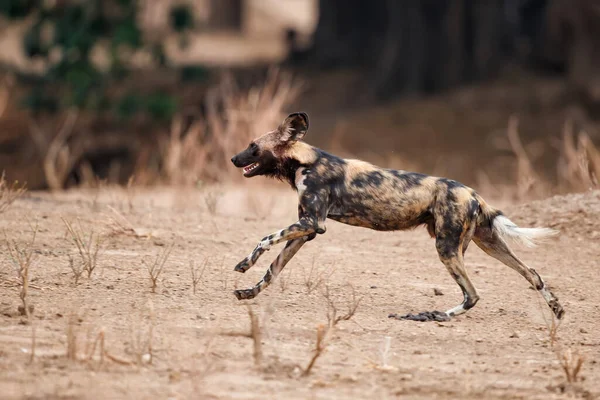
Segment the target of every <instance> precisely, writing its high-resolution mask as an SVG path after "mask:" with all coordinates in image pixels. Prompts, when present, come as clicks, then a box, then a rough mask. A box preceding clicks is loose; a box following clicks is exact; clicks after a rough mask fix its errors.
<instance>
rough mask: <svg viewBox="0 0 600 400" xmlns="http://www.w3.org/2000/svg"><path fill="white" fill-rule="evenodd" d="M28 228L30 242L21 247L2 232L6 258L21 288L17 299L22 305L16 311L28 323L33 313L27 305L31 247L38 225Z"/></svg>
mask: <svg viewBox="0 0 600 400" xmlns="http://www.w3.org/2000/svg"><path fill="white" fill-rule="evenodd" d="M30 227H31V231H32V237H31V241H30V242H29V243H26V244H25V246H23V247H21V246H20V245H18V244H17V242H16V241H15V240H13V239H9V238H8V235H7V233H6V231H5V232H4V237H5V239H6V247H7V249H8V256H9V258H10V261H11V264H12V265H13V267H14V269H15V272H16V274H17V282H18V285H19V286H20V287H21V290H20V292H19V298H20V299H21V303H22V304H21V305H20V306H19V308H18V310H19V313H20V314H21V315H25V316H26V317H27V320H28V321H30V319H31V313H32V312H33V305H31V304H30V303H29V281H30V272H31V266H32V264H33V261H34V257H33V254H34V252H35V250H34V248H33V245H34V243H35V238H36V236H37V232H38V225H37V223H36V224H35V226H30Z"/></svg>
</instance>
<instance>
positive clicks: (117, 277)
mask: <svg viewBox="0 0 600 400" xmlns="http://www.w3.org/2000/svg"><path fill="white" fill-rule="evenodd" d="M248 193H250V194H248ZM295 200H296V199H295V195H294V194H293V193H291V192H289V191H285V192H283V191H278V190H275V189H272V188H269V189H260V190H259V189H257V188H256V187H250V186H248V187H238V188H229V189H226V188H221V189H219V190H218V191H215V190H209V189H203V190H194V191H172V190H168V189H153V190H150V191H146V190H144V191H143V190H138V189H135V190H130V191H126V190H124V189H103V190H102V191H101V193H99V194H98V193H96V192H93V191H83V190H78V191H71V192H65V193H60V194H48V193H36V192H34V193H29V194H28V195H27V196H25V197H23V198H22V199H20V200H18V201H17V202H16V203H15V204H13V205H12V206H11V207H10V208H9V209H8V210H7V211H5V212H4V213H3V214H2V215H1V217H0V229H1V230H2V231H6V235H7V237H8V238H9V239H11V240H12V239H14V240H15V241H16V243H18V244H19V245H20V246H21V247H23V248H26V247H27V243H28V242H29V241H30V239H31V231H30V227H29V225H28V223H27V219H29V220H30V221H34V220H36V219H37V221H38V223H39V232H38V235H37V238H36V240H35V243H34V244H33V249H35V252H34V258H35V261H34V264H33V266H32V268H31V287H30V289H29V300H30V303H31V304H32V305H33V306H34V312H33V316H32V319H31V323H29V324H28V323H27V321H26V319H25V317H23V316H20V315H19V313H18V311H17V308H18V306H19V304H20V300H19V288H18V286H17V284H16V275H15V272H14V269H13V266H12V264H11V262H10V258H9V255H8V251H7V246H6V243H4V240H3V243H2V246H1V247H0V397H1V398H2V399H25V398H26V399H37V398H39V399H42V398H44V399H48V398H50V399H52V398H56V399H58V398H69V399H80V398H82V399H87V398H89V399H92V398H94V399H96V398H116V399H121V398H122V399H132V398H136V399H146V398H159V399H166V398H170V399H185V398H206V399H211V398H215V399H232V398H233V399H242V398H244V399H255V398H256V399H258V398H281V399H283V398H286V399H288V398H290V399H311V398H315V399H325V398H327V399H330V398H338V399H341V398H344V399H345V398H360V399H364V398H373V399H386V398H396V397H402V398H422V399H429V398H461V399H462V398H473V399H481V398H485V399H494V398H507V399H508V398H510V399H514V398H527V399H529V398H537V399H554V398H567V397H572V398H573V397H574V398H594V397H596V396H598V394H600V365H599V364H598V361H599V360H600V336H599V335H598V322H597V321H596V317H597V316H598V315H600V306H599V304H600V291H598V289H597V287H598V284H599V283H600V277H599V274H598V272H599V265H598V260H599V259H600V246H598V237H599V235H600V192H598V191H596V192H589V193H586V194H582V195H570V196H566V197H561V198H552V199H548V200H545V201H539V202H535V203H530V204H527V205H523V206H519V205H508V206H507V207H505V210H506V211H507V212H508V214H509V216H511V217H513V219H514V221H515V222H517V223H531V224H534V225H540V224H549V225H552V226H555V227H557V228H560V229H561V231H562V233H563V235H562V236H560V237H558V238H556V239H553V240H552V241H551V242H550V243H548V244H545V245H543V246H541V247H538V248H536V249H520V248H519V249H516V251H517V252H518V254H519V255H520V256H521V257H522V258H523V259H524V260H525V261H526V262H527V263H529V264H530V265H531V266H532V267H534V268H536V269H537V270H538V272H539V273H540V274H541V275H542V277H543V278H545V279H546V281H547V282H548V283H549V284H550V286H551V287H552V288H553V290H554V292H555V293H556V294H557V296H558V297H559V298H560V299H561V302H562V304H563V305H564V307H565V309H566V312H567V314H566V318H565V320H564V322H563V323H562V324H561V326H560V327H559V330H558V341H557V345H556V346H555V347H554V350H553V348H552V346H551V344H550V335H549V330H548V326H549V321H550V314H549V310H548V309H547V307H546V306H545V304H543V303H542V300H541V298H540V297H539V296H538V295H537V293H536V292H535V291H534V290H531V288H530V287H529V285H528V284H527V282H526V281H525V280H524V279H522V278H521V277H520V276H519V275H518V274H517V273H516V272H514V271H512V270H510V269H508V268H507V267H505V266H503V265H502V264H500V263H499V262H497V261H495V260H493V259H491V258H489V257H487V256H486V255H485V254H484V253H483V252H482V251H480V250H479V249H478V248H476V246H475V245H472V246H470V248H469V251H468V253H467V257H466V261H467V268H468V270H469V273H470V276H471V278H472V280H473V281H474V283H475V286H476V287H477V288H478V290H479V293H480V296H481V300H480V302H479V303H478V304H477V306H476V307H475V308H474V309H472V310H470V311H469V312H468V313H467V314H466V315H464V316H460V317H457V318H455V319H453V320H452V321H450V322H444V323H435V322H427V323H421V322H412V321H398V320H393V319H388V314H389V313H392V312H393V313H407V312H420V311H426V310H434V309H442V310H443V309H446V308H448V307H451V306H454V305H456V304H457V303H458V302H459V301H461V300H462V297H461V295H460V291H459V288H458V286H457V285H456V284H455V283H454V282H453V280H452V279H451V278H450V276H449V275H448V274H447V272H446V271H445V269H444V267H443V265H442V264H441V263H440V262H439V260H438V259H437V255H436V252H435V247H434V243H433V241H432V239H430V238H429V237H428V235H427V234H426V232H425V230H424V229H422V228H419V229H417V230H416V231H411V232H399V233H378V232H374V231H370V230H366V229H360V228H353V227H348V226H344V225H341V224H339V223H336V222H333V221H332V222H330V223H329V224H328V231H327V233H326V234H325V235H323V236H320V237H318V238H317V239H316V240H314V241H312V242H310V243H308V244H307V245H306V246H305V247H304V248H303V249H302V250H301V251H300V252H299V253H298V255H297V256H296V257H295V258H294V259H293V260H292V261H291V262H290V264H289V265H288V267H287V269H286V270H285V271H284V272H283V279H280V280H279V281H278V282H277V283H275V284H274V285H273V286H271V287H269V288H268V289H267V290H266V291H265V292H263V293H262V294H261V295H260V296H259V297H257V298H256V299H255V300H253V301H249V302H248V303H247V304H249V305H250V306H251V307H252V309H253V310H254V313H255V315H256V316H257V317H258V318H259V320H260V326H261V328H260V331H261V333H262V353H263V357H262V362H261V364H260V366H257V365H255V361H254V358H253V352H254V348H253V341H252V340H251V339H250V338H247V337H243V336H235V335H234V336H232V335H231V334H232V333H233V334H235V333H245V332H248V331H249V326H250V320H249V316H248V310H247V308H246V305H245V304H244V303H243V302H239V301H237V300H236V299H235V297H234V296H233V294H232V291H233V290H234V288H236V287H237V288H245V287H248V286H250V285H252V284H254V283H255V282H257V281H258V280H259V279H260V277H261V276H262V274H263V273H264V271H265V269H266V268H267V266H268V265H269V262H270V261H271V260H272V259H274V258H275V256H276V254H277V252H278V251H279V249H280V248H281V246H282V245H279V246H277V247H276V248H273V249H271V251H270V252H267V253H266V254H265V255H263V257H262V258H261V260H260V262H259V263H258V265H257V266H255V267H254V268H253V269H251V270H250V271H248V272H247V273H246V274H245V275H242V274H238V273H236V272H234V271H233V266H234V265H235V264H236V263H237V262H238V261H240V260H241V259H242V258H243V257H244V256H245V255H246V254H248V252H249V251H250V250H251V249H252V248H253V247H254V246H255V245H256V243H257V241H258V240H259V239H260V238H261V237H262V236H264V235H265V234H267V233H270V232H272V231H274V230H276V229H279V228H282V227H284V226H286V225H287V224H289V223H291V222H294V221H295V219H294V218H295V210H296V204H295ZM213 202H215V203H216V210H212V212H211V210H210V208H211V207H210V206H212V203H213ZM61 218H65V219H67V220H68V221H72V222H74V223H75V225H76V226H77V227H79V224H78V223H76V221H77V219H79V221H80V224H81V225H80V226H81V228H82V229H83V231H85V232H86V233H89V232H91V231H92V230H94V231H95V232H99V233H101V234H103V235H106V238H105V241H104V249H103V251H102V253H101V254H100V255H99V257H98V267H97V268H96V270H94V271H93V273H92V276H91V279H88V278H87V276H86V275H85V274H84V276H83V277H82V278H81V279H80V282H79V283H78V284H77V285H76V284H75V283H74V279H73V274H72V272H71V269H70V267H69V256H72V257H73V259H74V260H75V262H78V257H79V255H78V253H77V252H76V249H75V246H74V245H73V242H72V241H70V240H69V238H68V235H67V230H66V228H65V225H64V223H63V221H62V220H61ZM171 244H174V248H173V251H172V253H171V255H170V257H169V258H168V260H167V261H166V264H165V267H164V271H163V272H162V275H161V276H160V279H159V282H158V287H157V290H156V293H152V292H151V290H150V286H151V285H150V279H149V275H148V269H147V266H146V264H148V263H150V264H151V263H152V260H153V259H154V258H155V257H156V255H157V254H160V252H162V251H165V249H167V248H168V247H169V246H170V245H171ZM204 260H207V264H206V269H205V270H204V273H203V275H202V279H201V281H200V282H199V284H198V290H197V294H194V293H193V290H192V279H191V273H190V264H189V263H190V261H194V262H195V263H196V265H198V266H202V265H203V263H204ZM144 262H145V263H146V264H144ZM311 270H312V274H311ZM282 281H284V282H285V284H282ZM319 283H320V287H318V288H316V289H314V288H312V287H310V286H311V285H313V286H314V285H317V284H319ZM326 285H327V286H329V292H330V299H331V301H333V302H334V303H335V304H336V306H337V308H338V309H339V310H340V311H339V313H340V314H343V313H344V312H346V309H347V307H348V305H349V304H350V302H351V299H352V296H351V294H352V290H351V287H350V285H351V286H352V287H353V288H354V290H355V292H356V295H357V296H358V297H360V298H362V301H361V302H360V304H359V307H358V309H357V310H356V314H355V315H354V316H353V317H352V318H351V319H350V320H348V321H341V322H339V323H338V324H337V326H336V328H335V330H334V331H333V333H332V334H331V335H330V336H329V337H328V339H327V341H326V345H327V347H326V350H325V351H324V353H323V354H322V356H321V357H320V358H319V359H318V360H317V361H316V364H315V366H314V368H313V370H312V371H311V373H310V374H309V375H308V376H301V375H302V371H303V369H304V368H305V367H306V365H307V364H308V362H309V359H310V357H311V354H312V351H313V349H314V347H315V338H316V332H317V327H318V326H319V325H320V324H326V323H327V311H328V305H327V304H328V303H327V301H326V300H325V298H324V295H323V288H324V287H325V286H326ZM434 289H437V290H438V295H435V294H434ZM309 292H310V293H309ZM440 292H441V293H442V294H441V295H439V293H440ZM33 328H35V353H34V354H35V356H34V358H33V362H30V358H31V351H32V332H33ZM100 332H103V333H104V338H105V340H104V345H103V347H104V350H105V352H106V355H105V357H103V359H102V358H101V357H100V351H99V349H100V347H101V345H100V344H98V345H97V346H96V348H95V353H94V354H93V355H92V356H91V357H88V353H89V352H90V349H91V347H92V343H93V342H94V340H95V338H97V337H98V334H99V333H100ZM149 333H151V335H149ZM149 336H151V339H150V340H148V338H149ZM69 338H70V339H69ZM73 338H74V339H73ZM69 341H70V342H71V343H74V342H75V343H77V345H78V348H77V350H76V356H77V358H78V360H72V359H69V358H68V357H67V356H66V354H67V347H68V342H69ZM148 342H150V344H151V346H150V347H151V348H150V349H149V348H148V346H147V345H148ZM386 343H387V344H388V345H389V349H388V351H387V352H386V351H384V350H385V344H386ZM567 349H570V350H571V351H572V353H573V354H575V353H578V354H580V355H581V356H582V357H584V363H583V368H582V370H581V373H580V378H581V379H583V381H582V382H580V383H578V384H577V385H576V386H569V385H565V384H564V382H565V378H564V373H563V371H562V370H561V367H560V364H559V361H558V357H557V355H556V353H557V352H560V353H561V354H562V352H566V351H567ZM86 351H87V352H86ZM86 358H88V359H87V360H86Z"/></svg>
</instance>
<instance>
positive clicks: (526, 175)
mask: <svg viewBox="0 0 600 400" xmlns="http://www.w3.org/2000/svg"><path fill="white" fill-rule="evenodd" d="M518 128H519V121H518V120H517V118H516V117H511V118H510V119H509V121H508V129H507V136H508V142H509V144H510V147H511V149H512V151H513V153H514V155H515V157H516V159H517V169H516V174H517V197H518V199H524V198H527V197H529V196H531V195H533V196H535V197H544V196H545V195H546V194H548V193H549V189H548V187H547V186H546V185H545V184H544V183H543V181H542V180H541V179H540V176H539V175H538V174H537V173H536V172H535V169H534V168H533V163H532V161H531V159H530V157H529V155H528V154H527V151H525V147H524V146H523V142H521V138H520V136H519V129H518Z"/></svg>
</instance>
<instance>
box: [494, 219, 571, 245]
mask: <svg viewBox="0 0 600 400" xmlns="http://www.w3.org/2000/svg"><path fill="white" fill-rule="evenodd" d="M493 225H494V229H495V230H496V231H497V232H498V234H499V235H500V236H501V237H502V238H508V239H511V240H512V241H514V242H516V243H520V244H522V245H524V246H527V247H535V246H536V245H537V244H539V243H540V242H542V241H543V240H544V239H547V238H549V237H552V236H556V235H558V234H559V233H560V232H559V231H557V230H555V229H551V228H519V227H518V226H517V225H516V224H515V223H514V222H512V221H511V220H510V219H508V218H506V217H505V216H503V215H499V216H497V217H496V218H494V222H493Z"/></svg>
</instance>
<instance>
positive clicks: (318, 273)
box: [302, 256, 335, 294]
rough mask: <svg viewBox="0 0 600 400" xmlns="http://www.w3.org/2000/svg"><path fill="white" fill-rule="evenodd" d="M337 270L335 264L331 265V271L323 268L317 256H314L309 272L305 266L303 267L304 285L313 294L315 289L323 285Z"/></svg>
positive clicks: (307, 291)
mask: <svg viewBox="0 0 600 400" xmlns="http://www.w3.org/2000/svg"><path fill="white" fill-rule="evenodd" d="M334 272H335V265H334V266H332V267H331V270H330V271H327V269H326V268H321V267H320V266H319V264H318V263H317V256H313V259H312V263H311V265H310V270H309V271H308V274H307V273H306V270H305V269H304V267H302V278H303V281H304V286H305V287H306V293H307V294H311V293H312V292H314V291H315V290H317V289H318V288H320V287H321V285H322V284H323V283H324V282H326V281H328V280H329V278H330V277H331V275H333V273H334Z"/></svg>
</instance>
